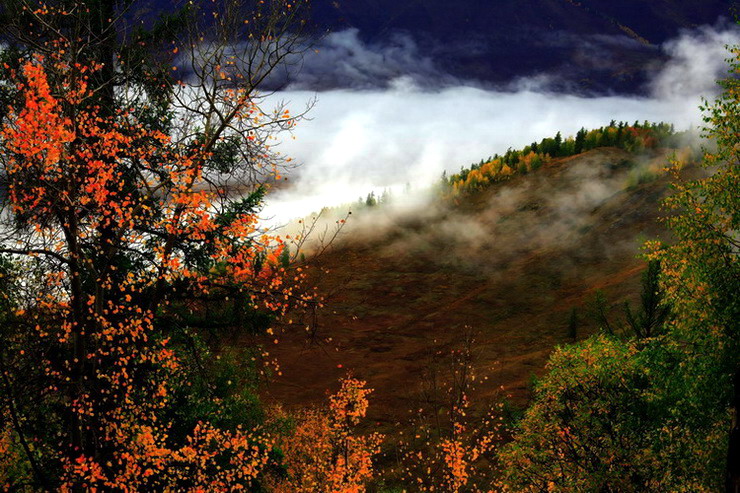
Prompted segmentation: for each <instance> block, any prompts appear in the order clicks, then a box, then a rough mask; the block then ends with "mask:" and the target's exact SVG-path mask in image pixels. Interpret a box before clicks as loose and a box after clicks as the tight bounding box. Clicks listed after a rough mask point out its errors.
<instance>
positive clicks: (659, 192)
mask: <svg viewBox="0 0 740 493" xmlns="http://www.w3.org/2000/svg"><path fill="white" fill-rule="evenodd" d="M666 159H667V151H659V152H653V153H652V154H651V155H650V156H635V155H632V154H630V153H628V152H626V151H624V150H621V149H617V148H599V149H595V150H592V151H588V152H586V153H583V154H580V155H577V156H574V157H570V158H562V159H556V160H554V161H553V162H551V163H549V164H547V165H545V166H544V167H543V168H541V169H540V170H538V171H537V172H535V173H531V174H529V175H524V176H517V177H514V178H512V179H510V180H508V181H505V182H501V183H497V184H495V185H492V186H491V187H489V188H487V189H485V190H484V191H481V192H477V193H475V194H472V195H469V196H467V197H465V198H464V199H463V200H461V201H460V202H459V204H458V205H457V206H445V205H441V204H436V205H434V206H432V207H427V208H425V209H423V210H418V211H417V212H416V213H413V214H401V215H399V216H398V217H392V218H391V219H390V220H389V219H388V218H387V217H384V216H382V215H378V216H377V217H376V218H374V219H373V218H372V217H370V218H358V220H357V221H356V222H357V223H358V224H370V225H372V226H371V227H364V226H363V227H359V226H358V227H355V228H354V229H353V227H352V221H350V224H349V226H348V228H347V230H346V231H345V232H344V236H343V237H341V238H340V240H339V241H338V242H336V243H335V245H334V246H333V249H332V250H331V251H329V252H328V253H326V254H325V255H324V256H323V257H322V258H321V259H320V260H319V261H318V262H317V264H316V265H313V266H312V268H311V269H310V271H311V272H312V274H311V276H312V281H313V282H314V283H315V284H316V285H317V286H318V288H319V291H320V292H321V293H323V294H324V295H325V296H326V304H325V307H324V308H323V309H321V310H319V311H318V315H317V316H318V318H317V324H316V325H317V335H316V337H315V339H314V340H313V341H312V342H311V343H307V342H306V339H305V336H304V335H303V334H298V335H295V334H290V333H288V334H286V335H285V337H284V338H283V339H282V340H281V342H280V344H278V345H277V346H275V347H274V348H273V351H272V353H273V354H274V355H275V356H277V358H278V359H279V361H280V363H281V367H282V376H280V377H278V378H277V381H276V382H275V384H274V385H272V386H271V387H270V389H269V392H270V396H271V397H272V398H275V399H277V400H278V401H281V402H285V403H288V404H307V403H314V402H317V399H319V398H320V396H322V395H325V391H326V390H327V389H330V388H333V387H334V386H335V382H336V381H337V379H338V378H339V377H340V376H342V375H344V374H345V373H346V371H347V370H350V371H352V372H353V373H354V374H355V375H357V376H359V377H361V378H363V379H366V380H367V381H368V383H369V386H370V387H372V388H374V389H376V392H375V394H374V396H373V399H372V406H371V411H370V412H371V416H372V418H373V419H375V420H378V421H382V422H393V421H397V420H402V419H403V416H404V414H405V413H407V411H408V410H409V409H410V408H411V407H414V399H415V397H416V394H417V393H418V389H419V385H420V382H421V375H422V372H423V370H424V368H425V367H426V366H428V363H429V357H428V355H429V354H431V353H434V352H437V351H443V352H446V351H449V350H451V349H453V348H456V347H459V346H460V344H461V341H462V339H463V335H464V333H465V332H466V331H467V329H466V327H470V328H471V329H472V331H473V333H474V334H475V337H476V341H477V342H476V344H475V353H476V354H475V360H474V365H475V366H476V367H477V369H478V373H479V375H480V376H482V377H488V379H489V380H488V383H487V384H486V385H485V386H483V387H481V390H483V389H484V388H485V390H483V394H485V395H486V396H488V397H490V396H491V395H493V394H494V393H496V392H497V390H498V389H499V387H500V386H503V387H504V392H505V394H508V395H511V399H512V400H513V401H514V402H516V403H517V404H524V403H525V402H526V400H527V398H528V395H529V393H528V381H529V380H530V378H531V375H532V374H533V373H534V374H541V373H542V372H543V368H544V364H545V361H546V359H547V357H548V355H549V354H550V352H551V351H552V349H553V347H554V346H556V345H558V344H564V343H567V342H569V341H570V339H569V337H568V333H567V326H568V317H569V313H570V310H571V309H572V308H578V309H580V308H581V307H582V306H583V304H584V302H585V301H586V300H588V299H589V298H590V297H592V296H593V295H594V293H595V292H596V290H597V289H601V290H603V291H604V292H605V294H606V296H607V298H608V300H609V302H610V303H612V304H614V305H621V304H622V303H623V302H624V301H626V300H632V299H634V298H636V297H637V294H638V293H639V289H640V273H641V271H642V269H643V268H644V262H643V261H642V260H641V259H639V258H638V254H639V248H640V245H641V243H642V241H644V239H646V238H654V237H661V236H665V234H666V233H665V231H664V229H663V228H662V226H661V225H660V223H659V221H658V214H659V212H658V210H659V206H658V203H659V201H660V199H661V198H662V197H663V196H664V195H665V194H666V193H667V190H668V187H667V179H666V177H665V176H662V177H658V176H657V174H654V173H657V170H659V169H661V168H662V167H663V166H664V165H665V163H666ZM637 176H641V177H642V178H641V179H638V178H636V177H637ZM646 177H647V178H646ZM640 181H642V182H643V183H638V182H640ZM613 316H614V317H615V320H617V319H621V318H622V312H621V307H615V309H614V310H613ZM581 319H582V320H583V319H584V316H583V311H582V310H581ZM594 330H595V328H594V327H593V326H591V324H590V323H588V322H586V321H585V320H583V321H582V322H581V324H580V328H579V338H583V337H584V336H585V335H587V334H590V333H593V331H594ZM478 398H479V397H478Z"/></svg>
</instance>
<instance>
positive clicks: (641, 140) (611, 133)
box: [442, 121, 680, 194]
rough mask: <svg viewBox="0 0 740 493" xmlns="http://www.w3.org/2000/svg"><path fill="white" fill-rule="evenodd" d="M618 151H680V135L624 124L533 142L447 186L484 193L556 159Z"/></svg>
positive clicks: (464, 172)
mask: <svg viewBox="0 0 740 493" xmlns="http://www.w3.org/2000/svg"><path fill="white" fill-rule="evenodd" d="M609 146H613V147H618V148H621V149H625V150H627V151H629V152H633V153H638V152H643V151H646V150H654V149H657V148H659V147H668V148H677V147H679V146H680V139H679V135H678V134H676V132H675V129H674V128H673V125H669V124H667V123H648V122H645V123H643V124H640V123H639V122H635V124H634V125H632V126H629V125H627V124H626V123H624V122H619V123H616V122H614V121H612V122H611V123H610V124H609V125H608V126H606V127H601V128H598V129H594V130H590V131H587V130H586V129H583V128H582V129H581V130H579V131H578V133H577V134H576V136H575V138H574V137H568V138H567V139H563V137H562V135H561V134H560V132H558V133H557V135H555V137H552V138H545V139H542V140H541V141H540V142H532V144H530V145H528V146H526V147H525V148H524V149H522V150H519V151H517V150H513V149H508V150H507V151H506V153H505V154H504V155H503V156H499V155H498V154H496V155H494V156H492V157H489V158H488V159H483V160H481V161H480V162H479V163H474V164H472V165H471V166H470V167H469V168H462V169H460V172H459V173H456V174H454V175H451V176H450V177H449V178H447V176H445V177H444V180H443V181H442V184H443V185H445V184H446V185H447V187H446V189H447V191H448V192H449V191H452V193H453V194H455V193H460V192H465V191H474V190H479V189H483V188H485V187H487V186H489V185H490V184H491V183H495V182H498V181H502V180H506V179H508V178H509V177H510V176H511V174H512V173H517V174H526V173H528V172H530V171H532V170H536V169H539V168H540V167H542V165H543V164H546V163H548V162H551V161H552V160H553V159H555V158H560V157H569V156H573V155H576V154H580V153H582V152H585V151H589V150H592V149H596V148H598V147H609Z"/></svg>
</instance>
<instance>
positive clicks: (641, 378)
mask: <svg viewBox="0 0 740 493" xmlns="http://www.w3.org/2000/svg"><path fill="white" fill-rule="evenodd" d="M681 357H682V355H681V350H680V349H679V348H676V347H674V348H668V347H667V346H665V345H664V343H663V341H660V340H653V341H651V342H650V343H648V344H647V345H641V344H638V343H636V342H633V341H620V340H618V339H615V338H612V337H609V336H605V335H599V336H595V337H592V338H590V339H588V340H586V341H584V342H582V343H580V344H577V345H573V346H569V347H566V348H560V349H558V350H557V351H556V352H555V353H554V354H553V355H552V357H551V358H550V361H549V362H548V373H547V375H546V376H545V377H544V378H543V379H542V380H541V381H540V382H539V384H538V385H537V388H536V392H535V398H534V403H533V404H532V406H531V407H530V408H529V409H527V411H526V413H525V416H524V418H523V419H522V421H521V422H520V424H519V427H518V430H517V432H516V434H515V437H514V441H513V442H512V443H510V444H509V445H507V446H505V447H504V449H503V451H502V452H501V459H502V462H503V464H504V467H505V471H504V473H505V484H506V486H507V487H508V488H510V489H511V490H513V491H573V492H582V491H615V492H616V491H619V492H631V491H687V492H688V491H710V490H712V488H713V487H716V486H717V485H718V483H717V475H718V472H719V469H720V468H719V467H718V465H719V464H718V462H717V461H718V459H721V457H722V455H723V449H724V442H723V440H722V434H723V432H724V428H723V427H722V426H717V424H716V423H715V422H714V421H715V420H714V419H712V418H711V417H708V416H707V415H706V414H704V413H690V414H691V417H692V419H691V420H690V421H688V420H686V418H687V416H685V415H683V414H680V415H679V416H676V414H675V410H676V408H677V407H679V406H680V405H681V404H682V400H683V399H682V395H681V390H682V388H681V387H675V386H673V385H671V384H675V383H677V382H676V381H675V379H674V378H672V377H671V375H674V374H676V372H677V370H678V369H679V367H680V361H681ZM707 438H709V439H711V440H710V441H707V440H706V439H707ZM697 448H698V449H701V451H702V453H703V455H702V457H704V458H705V459H706V460H704V461H700V462H699V461H697V460H696V459H695V458H694V456H693V455H692V453H691V452H690V451H692V450H696V449H697ZM710 459H711V460H710Z"/></svg>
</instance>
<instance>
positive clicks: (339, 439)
mask: <svg viewBox="0 0 740 493" xmlns="http://www.w3.org/2000/svg"><path fill="white" fill-rule="evenodd" d="M370 392H372V390H371V389H367V388H365V382H364V381H362V380H358V379H355V378H346V379H344V380H342V382H341V388H340V389H339V391H338V392H337V393H336V394H334V395H333V396H331V397H330V399H329V409H328V410H325V409H313V410H304V411H302V412H300V413H299V414H298V415H297V416H296V427H295V430H294V432H293V433H292V434H291V435H289V436H287V437H285V438H283V439H281V440H280V441H278V443H277V445H278V447H279V448H280V449H281V450H282V451H283V453H284V454H285V467H286V477H285V478H284V479H283V480H281V481H276V484H274V485H273V488H274V491H276V492H284V493H289V492H290V493H309V492H315V491H322V492H326V493H360V492H363V491H365V486H366V484H367V483H368V482H369V481H370V480H371V479H373V476H374V474H375V471H374V468H373V456H374V455H376V454H377V453H378V452H379V451H380V444H381V442H382V440H383V436H382V435H380V434H378V433H372V434H369V435H361V434H359V433H358V432H357V430H356V427H357V425H358V424H360V421H361V420H362V419H363V418H364V417H365V415H366V412H367V406H368V400H367V396H368V394H370Z"/></svg>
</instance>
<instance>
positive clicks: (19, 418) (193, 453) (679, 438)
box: [0, 0, 740, 493]
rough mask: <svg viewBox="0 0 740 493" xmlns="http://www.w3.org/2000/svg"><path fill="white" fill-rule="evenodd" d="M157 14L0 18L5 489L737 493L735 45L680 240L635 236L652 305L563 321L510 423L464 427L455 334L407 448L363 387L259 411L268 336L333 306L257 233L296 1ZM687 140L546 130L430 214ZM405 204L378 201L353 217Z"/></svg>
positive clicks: (684, 197)
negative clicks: (572, 164) (614, 154)
mask: <svg viewBox="0 0 740 493" xmlns="http://www.w3.org/2000/svg"><path fill="white" fill-rule="evenodd" d="M149 7H151V5H148V4H146V2H141V3H140V2H136V1H131V2H129V1H126V2H123V1H122V2H104V1H92V0H90V1H84V0H59V1H55V2H49V3H36V2H31V1H26V0H7V1H6V2H4V3H3V5H2V10H1V11H0V13H1V14H2V17H1V18H0V22H2V25H3V26H4V28H5V29H4V32H5V33H6V34H5V36H7V38H6V39H5V41H6V42H7V46H6V47H5V48H4V49H3V51H2V64H0V79H2V83H0V186H1V187H2V213H1V214H0V222H1V228H0V484H1V485H2V487H3V488H4V489H6V490H9V491H98V490H99V491H234V490H248V491H278V492H280V491H284V492H317V491H321V492H343V493H350V492H362V491H368V490H370V491H386V492H391V491H450V492H467V491H563V492H566V491H579V492H580V491H646V490H649V491H687V492H688V491H692V492H695V491H717V490H718V489H721V488H723V487H724V488H725V490H726V491H735V490H736V489H737V488H738V485H740V464H739V463H738V461H739V460H740V441H738V437H739V436H740V432H738V428H737V420H735V422H733V419H732V418H733V416H732V414H733V412H734V413H735V415H736V414H737V412H738V411H737V409H734V410H733V409H732V408H733V407H736V406H737V401H738V395H737V392H738V389H737V383H736V382H738V381H740V326H739V325H738V324H739V322H738V321H739V320H740V301H739V299H738V296H737V294H738V291H739V288H740V266H739V265H738V254H739V253H740V239H738V233H737V232H738V230H740V215H739V214H740V212H739V211H740V207H739V206H740V203H738V200H739V199H738V190H739V189H740V174H739V173H738V155H737V153H738V148H739V147H738V134H737V132H736V128H737V126H738V122H739V121H740V114H739V113H738V111H739V110H738V102H739V100H738V98H740V82H739V81H738V79H737V77H736V76H737V74H738V73H740V49H738V48H733V51H732V54H733V57H734V58H733V61H732V65H731V70H732V71H731V74H730V76H729V77H728V78H727V79H725V80H723V81H722V87H723V90H724V92H723V94H722V96H721V97H720V98H719V99H718V100H717V101H716V102H714V103H713V104H709V103H708V104H707V105H706V108H704V110H705V112H706V113H705V114H706V119H705V122H706V128H705V134H706V136H707V137H708V139H710V140H711V142H712V143H713V147H712V148H711V150H707V151H705V153H704V155H703V163H702V165H703V167H704V171H703V172H700V173H695V172H692V170H688V172H687V169H686V167H684V166H683V164H684V163H680V162H674V163H672V165H671V173H672V174H673V187H674V190H673V192H674V193H672V194H671V195H670V196H669V198H668V199H666V201H665V207H666V208H667V212H668V214H667V218H666V223H667V225H668V226H669V228H670V230H671V232H672V234H673V236H674V240H672V241H669V242H665V243H661V242H657V241H648V242H647V243H646V244H645V258H646V261H647V267H646V270H645V271H644V274H643V279H642V295H641V297H640V300H639V304H637V305H630V304H626V305H625V306H624V310H623V315H622V316H621V317H615V316H614V310H612V311H610V310H609V308H610V305H609V304H608V302H607V300H606V298H605V297H604V296H603V295H602V293H601V292H600V291H596V293H595V295H594V298H593V299H592V302H591V303H590V304H589V306H588V307H587V310H580V311H579V310H576V309H575V308H572V309H571V310H570V312H569V316H568V319H567V326H566V327H567V337H568V342H569V344H568V345H565V346H562V347H559V348H556V349H555V351H554V352H553V353H552V355H551V356H550V359H549V362H548V364H547V368H546V373H545V374H544V376H543V377H542V378H539V379H537V380H536V381H534V382H533V385H532V386H533V397H532V399H531V402H530V404H529V405H528V406H527V407H526V409H524V410H521V412H514V411H512V409H510V408H509V407H507V406H508V404H507V402H505V401H499V402H498V403H496V404H495V405H493V406H491V407H490V408H486V409H485V410H484V412H482V413H481V412H480V410H479V409H476V404H477V403H476V402H474V401H473V400H472V397H471V396H473V395H474V389H475V387H476V386H477V385H481V384H482V381H484V380H485V377H484V376H483V375H480V373H479V371H477V370H476V369H475V368H474V366H473V364H472V359H473V356H474V353H475V348H476V341H475V338H474V336H473V335H472V331H468V330H466V331H465V333H464V334H461V335H460V337H459V339H460V343H461V344H460V345H459V347H457V348H452V349H450V348H445V350H444V351H443V350H438V351H436V352H434V351H433V352H430V354H429V355H428V359H429V362H428V365H427V367H426V368H425V371H424V372H423V374H422V375H411V374H409V375H407V378H409V379H412V378H417V379H418V380H419V382H420V385H419V387H420V389H421V393H420V400H419V406H418V408H417V409H415V410H414V413H413V414H412V416H413V417H412V418H410V419H409V420H408V423H407V426H408V427H407V429H406V435H403V434H402V433H399V434H398V436H389V434H386V435H385V436H384V434H383V433H381V432H380V427H381V424H380V423H379V422H373V421H371V420H368V419H367V417H368V409H369V406H371V399H372V395H373V390H372V389H371V388H369V387H368V383H367V382H365V381H363V380H362V379H360V378H356V377H353V376H351V375H349V376H347V377H346V378H344V379H342V380H341V382H339V388H338V390H337V391H336V392H333V393H330V395H329V396H328V398H327V399H325V403H324V404H323V405H321V406H317V407H313V408H302V409H288V408H284V407H282V406H280V405H279V404H274V403H273V404H271V405H267V404H265V403H263V402H262V400H261V399H260V387H261V386H262V385H264V384H265V382H267V381H269V379H270V377H271V375H272V374H273V373H276V372H279V369H277V368H276V367H274V366H271V361H270V355H269V353H268V351H267V350H266V348H265V344H264V342H265V341H269V342H270V343H272V342H273V339H274V342H277V335H276V326H277V325H278V324H280V323H283V322H284V321H285V322H286V324H285V325H286V326H288V327H291V326H293V325H301V328H306V329H310V326H309V325H310V324H303V318H304V317H305V318H306V319H311V317H312V315H313V314H314V313H315V312H314V310H316V309H320V308H321V305H322V300H321V298H320V295H318V294H316V293H315V291H314V290H313V289H312V288H311V287H309V286H308V285H307V282H306V275H305V269H306V268H310V262H307V261H306V259H305V257H300V258H301V260H300V261H299V260H297V259H298V258H299V257H298V253H299V252H298V251H291V249H290V247H289V246H288V245H287V244H286V243H287V242H288V241H290V240H291V238H288V237H285V238H282V237H280V236H278V235H275V234H272V233H270V232H268V231H265V230H264V229H263V228H262V227H261V226H260V224H259V217H258V214H259V211H260V208H261V206H262V204H263V201H264V200H269V195H267V194H268V191H269V188H270V186H271V185H272V184H274V183H275V182H276V181H278V180H279V179H280V178H281V176H282V173H283V171H284V169H285V167H286V166H290V162H289V158H287V157H284V156H282V155H280V154H279V153H277V152H276V149H275V147H274V143H275V142H276V139H277V138H278V136H279V135H281V134H282V133H284V132H286V131H289V130H291V129H292V128H293V127H294V126H295V125H296V124H298V123H299V122H300V120H301V119H302V117H303V114H301V113H292V112H291V111H289V110H288V108H287V107H285V106H284V105H283V104H280V103H277V104H276V105H275V104H273V106H271V107H267V106H266V104H267V102H266V99H265V95H264V94H263V93H262V92H261V88H262V85H263V83H264V81H266V80H268V78H269V77H270V75H271V74H272V73H274V72H275V71H280V70H288V69H290V67H286V63H288V62H292V61H294V60H296V58H295V57H296V56H298V55H300V51H301V50H303V49H305V47H306V46H307V44H306V42H305V38H304V37H303V35H304V32H305V30H306V23H305V21H304V15H305V14H304V9H305V8H306V7H307V6H306V5H305V4H304V3H303V2H302V1H298V2H296V1H294V0H269V1H265V2H262V1H259V2H252V1H249V0H225V1H221V2H203V3H200V2H190V3H188V4H187V5H185V6H183V7H182V8H178V9H175V10H173V11H172V12H170V13H169V14H167V15H163V16H160V17H159V18H158V19H150V18H148V17H146V16H143V14H140V13H141V12H145V11H146V9H147V8H149ZM680 141H681V136H680V135H678V134H676V132H675V129H674V128H673V127H672V126H671V125H669V124H665V123H657V124H652V123H648V122H643V123H640V122H635V123H633V124H628V123H623V122H619V123H617V122H614V121H613V122H611V123H610V124H609V125H608V126H605V127H602V128H599V129H595V130H590V131H588V130H586V129H581V131H579V132H578V133H577V134H576V135H575V136H573V137H566V138H563V136H562V135H561V134H560V133H557V134H556V135H555V136H554V137H552V138H545V139H543V140H541V141H538V142H533V143H532V144H531V145H529V146H526V147H525V148H523V149H521V150H511V149H510V150H509V151H507V152H506V153H505V154H504V155H496V156H492V157H490V158H489V159H486V160H482V161H481V162H480V163H477V164H474V165H472V166H471V167H470V168H468V169H462V170H461V171H460V173H457V174H454V175H452V176H449V177H447V176H444V178H443V182H442V184H441V187H440V189H441V190H440V192H441V193H440V194H438V195H437V196H435V197H436V198H437V199H438V200H440V201H449V202H450V203H452V202H453V201H460V200H464V199H465V198H466V197H470V196H473V195H474V194H475V193H479V192H481V191H484V190H485V189H486V188H487V187H490V186H493V184H499V183H502V182H504V181H506V180H508V179H509V178H510V177H511V176H513V175H522V177H523V175H527V174H529V173H535V172H537V171H538V170H539V169H540V168H543V167H545V166H548V165H550V164H552V163H554V162H555V161H556V160H565V159H567V158H569V157H572V156H575V155H578V154H581V153H583V152H587V151H589V150H593V149H596V148H598V147H617V148H621V149H624V150H626V151H629V152H630V153H633V154H638V153H642V152H651V151H654V150H658V149H671V148H677V147H678V143H679V142H680ZM622 164H625V163H622ZM697 176H698V177H697ZM527 178H529V177H527ZM409 188H410V186H409ZM393 200H394V197H393V196H392V195H391V193H390V192H388V191H384V192H383V193H382V194H379V195H376V194H375V192H370V193H369V194H368V195H367V196H366V197H360V199H359V201H358V205H359V206H360V207H361V208H365V209H372V208H376V207H381V206H384V205H386V204H391V203H392V202H393ZM293 240H295V239H293ZM368 268H370V267H368ZM442 309H454V307H453V306H452V305H450V306H448V307H446V308H445V307H443V308H442ZM584 312H586V313H585V314H584ZM585 317H590V318H591V319H592V320H594V321H595V323H596V325H597V326H598V329H599V330H598V331H597V333H596V334H592V335H590V336H589V335H588V333H586V332H585V331H582V330H581V324H582V321H583V320H584V318H585ZM286 319H287V321H286ZM294 319H295V320H299V319H300V320H299V321H298V322H296V323H295V324H294V323H293V321H294ZM314 320H315V317H314ZM558 330H560V331H562V328H558ZM448 349H449V351H448ZM376 357H379V358H382V352H378V353H376ZM339 366H341V365H339ZM405 383H406V382H404V384H405ZM409 386H410V384H409Z"/></svg>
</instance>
